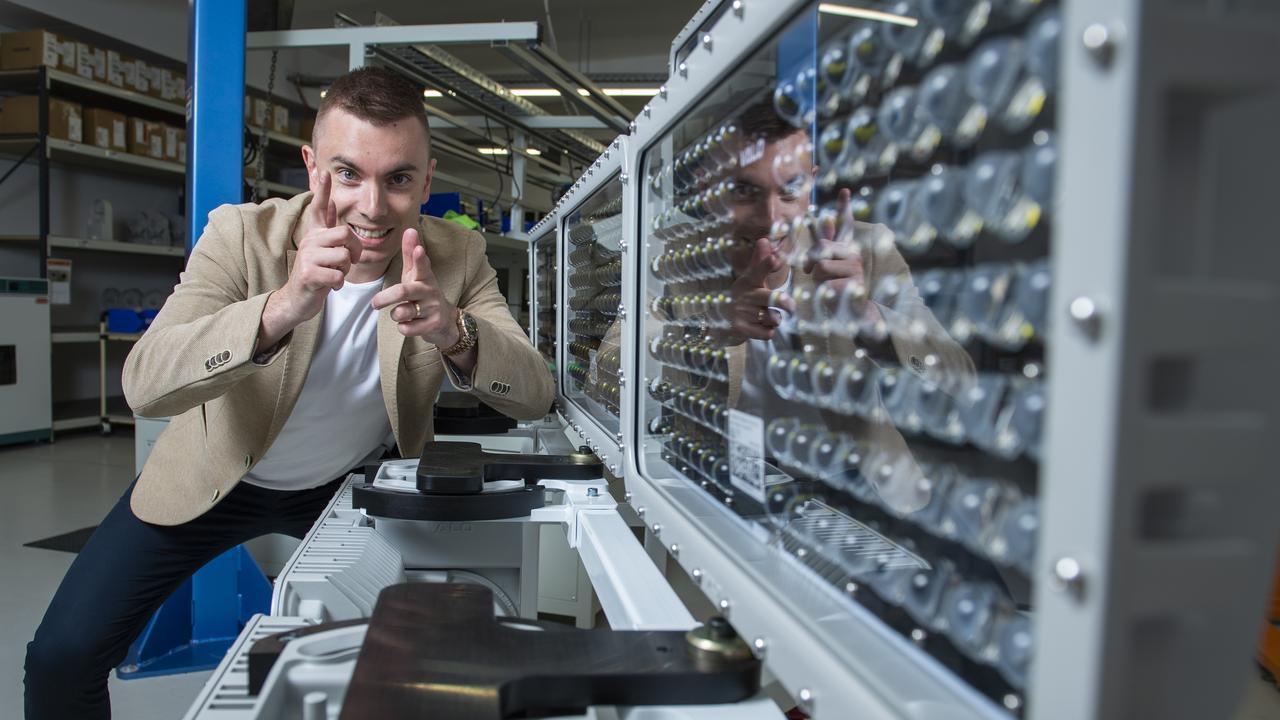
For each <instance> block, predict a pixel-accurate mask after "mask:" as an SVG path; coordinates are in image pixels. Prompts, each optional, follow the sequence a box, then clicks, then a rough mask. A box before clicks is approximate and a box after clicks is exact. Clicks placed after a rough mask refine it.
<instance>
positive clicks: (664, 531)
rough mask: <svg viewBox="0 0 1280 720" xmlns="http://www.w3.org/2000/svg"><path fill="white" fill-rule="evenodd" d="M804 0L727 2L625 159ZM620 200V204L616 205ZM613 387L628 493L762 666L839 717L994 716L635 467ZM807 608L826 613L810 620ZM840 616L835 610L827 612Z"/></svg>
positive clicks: (643, 119) (626, 409)
mask: <svg viewBox="0 0 1280 720" xmlns="http://www.w3.org/2000/svg"><path fill="white" fill-rule="evenodd" d="M809 5H810V3H809V2H806V1H803V0H790V1H789V2H776V3H775V2H770V3H765V2H754V3H747V2H743V3H742V4H741V5H740V6H738V7H737V9H735V10H734V11H732V12H727V13H725V14H724V15H722V16H721V19H720V21H719V22H718V23H716V25H714V26H713V27H712V28H711V29H710V30H709V31H708V32H707V33H706V34H705V35H704V37H703V38H702V39H701V40H700V41H699V43H698V45H697V47H696V49H695V50H694V51H693V52H692V53H691V54H690V55H689V56H688V57H687V58H686V59H685V60H684V71H683V72H681V71H679V70H677V72H675V73H673V75H672V77H671V78H670V80H668V82H667V86H666V91H665V92H662V93H659V94H658V96H656V97H655V98H654V101H653V103H651V104H650V106H648V107H646V109H645V111H644V112H642V113H641V115H640V117H638V118H637V119H636V121H635V124H636V129H635V131H634V132H633V134H632V136H631V143H630V147H631V150H632V156H631V160H630V165H631V167H633V168H639V167H640V163H641V160H642V156H643V152H644V150H645V149H647V147H648V146H650V145H651V144H653V143H654V142H655V141H657V140H658V139H659V138H660V137H661V136H662V135H664V134H665V133H666V132H667V131H668V130H670V129H671V128H672V127H673V126H674V125H675V124H676V123H677V122H678V121H679V120H680V119H681V118H682V117H684V116H685V114H687V113H688V112H689V111H690V109H691V108H693V107H694V106H695V105H697V104H698V103H699V102H700V101H701V100H702V98H703V96H704V94H705V89H706V88H708V87H711V86H713V85H714V84H716V83H717V82H719V81H720V80H721V79H722V78H724V77H726V76H728V75H729V74H731V73H732V72H734V71H735V70H736V69H737V68H738V67H739V64H740V63H741V62H742V61H743V60H744V59H745V58H747V57H749V56H750V54H751V53H753V52H754V51H755V50H756V49H757V47H758V46H759V44H760V43H761V42H762V41H763V40H765V39H767V38H768V37H770V36H771V35H772V34H773V33H774V32H775V31H776V30H778V29H780V28H781V27H783V26H784V25H785V24H786V23H788V22H790V21H791V20H792V19H794V18H795V17H796V16H797V14H798V13H799V12H801V11H802V10H803V9H804V8H806V7H808V6H809ZM639 192H640V184H639V183H633V184H632V186H630V187H628V189H627V194H626V196H625V197H626V198H627V199H628V200H629V203H624V204H628V205H630V207H631V210H630V212H629V214H628V223H627V225H626V227H627V228H629V229H630V230H631V232H633V233H635V232H638V231H639V228H638V225H637V223H638V222H639V219H638V205H639ZM625 212H626V211H624V213H625ZM628 245H629V247H628V249H627V251H626V252H624V253H623V278H624V279H625V280H630V281H631V284H630V285H629V286H628V285H625V284H624V301H625V302H626V303H627V306H628V317H631V318H635V317H639V315H638V313H643V312H645V311H646V309H645V308H644V307H643V300H642V299H641V298H640V297H639V295H638V283H637V282H636V279H637V278H638V277H639V275H640V272H641V271H642V268H640V267H639V264H640V262H641V258H640V243H639V242H638V241H637V240H635V236H634V235H633V236H632V242H629V243H628ZM638 332H639V328H638V324H637V323H636V322H629V323H628V327H627V328H626V330H625V334H624V337H625V339H626V340H628V341H630V342H631V344H632V345H633V346H636V347H638V343H639V340H638ZM623 371H624V372H625V373H626V375H627V376H628V377H640V376H641V374H640V373H641V369H640V367H639V352H638V351H634V352H624V370H623ZM633 385H635V387H628V388H625V392H624V393H623V398H622V403H623V412H622V417H623V429H622V433H623V437H624V438H625V442H626V443H628V444H631V445H632V449H631V451H628V452H627V453H626V466H625V471H624V478H626V485H627V489H628V491H629V492H630V493H631V494H632V499H631V504H632V506H633V507H634V508H635V510H636V513H637V514H638V515H640V517H641V518H642V519H643V521H644V523H645V524H646V525H647V526H648V527H649V529H650V531H651V532H653V533H654V534H655V535H658V536H659V537H660V539H661V541H662V542H663V544H664V545H666V546H667V547H668V548H671V547H676V548H678V552H676V553H673V556H674V557H676V559H677V560H678V561H679V562H680V564H681V565H682V566H683V567H684V568H685V570H686V571H688V572H689V574H690V576H691V577H693V578H694V580H695V582H697V583H698V584H699V586H700V588H701V589H702V591H703V592H704V593H705V594H706V595H707V597H708V598H709V599H710V600H711V602H712V603H714V604H716V605H717V606H718V607H719V609H720V611H721V612H722V613H723V614H725V615H726V616H727V617H728V618H729V619H730V621H731V622H732V623H733V624H734V626H735V628H736V629H737V630H738V632H739V634H741V635H743V636H744V637H746V638H748V639H749V640H750V641H751V642H752V643H753V645H754V646H755V647H756V649H757V652H759V653H761V654H763V655H764V657H765V661H766V662H767V663H768V666H769V668H770V671H771V672H773V673H774V675H775V676H776V677H777V678H778V680H779V681H780V682H781V683H782V684H783V686H784V687H786V688H787V689H788V690H789V691H790V693H791V694H792V696H793V697H795V698H796V700H797V701H798V703H799V704H800V706H801V708H802V709H804V710H805V711H806V712H808V713H809V714H811V715H814V716H815V717H818V718H825V717H846V716H847V715H848V712H849V711H850V709H852V708H856V709H857V712H858V715H859V717H863V718H899V717H913V716H914V717H930V716H936V715H937V714H939V713H942V712H945V713H947V716H948V717H952V718H957V719H964V720H977V719H978V718H992V717H1000V716H1001V715H1003V712H1002V711H1001V709H1000V708H999V707H997V706H996V705H995V704H994V703H992V702H991V701H989V700H988V699H987V698H985V697H984V696H982V695H980V694H979V693H978V692H977V691H975V690H973V689H972V688H970V687H968V686H967V685H965V684H964V683H963V682H961V681H960V680H959V679H957V678H956V677H954V676H953V675H951V674H950V672H949V671H946V670H945V669H944V668H943V667H942V666H941V664H939V663H938V662H937V661H935V660H934V659H933V658H931V657H929V656H928V655H926V654H924V653H923V652H922V651H920V650H918V649H917V648H915V647H914V646H913V645H912V644H911V643H910V641H908V640H906V639H905V638H903V637H902V636H900V635H897V634H896V633H894V632H893V631H892V630H890V629H889V628H887V627H886V626H884V625H883V624H882V623H881V622H880V621H879V620H878V619H876V618H875V617H874V616H873V615H871V613H870V612H869V611H867V610H865V609H863V608H861V607H860V606H857V605H856V604H852V603H850V602H848V600H847V599H846V598H844V597H842V596H840V595H839V593H838V592H836V591H835V589H834V588H830V587H828V586H824V585H822V584H820V583H819V582H818V581H817V580H816V579H815V578H814V576H813V575H812V574H811V573H810V572H809V571H808V570H807V569H805V568H804V567H803V566H802V565H801V564H800V563H799V562H797V561H796V560H795V558H793V557H790V556H788V555H787V554H785V553H782V552H774V551H773V550H772V549H771V548H768V547H765V546H764V545H763V544H762V543H761V541H760V536H759V535H758V534H756V533H755V532H754V531H753V530H752V529H751V528H750V527H749V526H748V525H747V523H746V522H744V521H742V520H740V519H739V518H737V517H736V516H734V515H732V514H731V513H729V512H727V511H726V509H725V507H724V506H723V505H721V504H720V503H719V502H718V501H716V500H714V499H712V498H711V497H710V496H708V495H706V494H705V493H703V492H701V491H700V490H697V489H695V488H694V487H693V486H692V485H690V484H688V483H686V482H685V481H682V480H655V479H652V478H646V477H644V476H643V474H642V473H641V471H640V466H639V454H640V451H641V449H642V448H641V447H639V446H638V444H639V443H642V442H644V441H643V439H642V431H643V428H642V427H640V425H641V423H640V414H641V413H640V410H641V408H642V407H643V404H642V399H641V398H640V393H641V388H640V387H639V383H636V384H633ZM766 575H767V576H773V577H784V578H787V583H786V585H787V586H789V587H805V588H810V589H811V592H809V593H808V597H806V598H804V599H803V602H804V604H805V608H804V609H805V610H806V611H807V612H806V613H805V617H801V616H798V615H797V614H795V610H796V606H795V604H794V603H795V601H796V598H795V597H785V598H784V597H782V596H781V595H780V594H779V593H776V592H775V591H774V590H773V589H772V588H770V587H768V586H767V585H765V584H764V583H763V582H762V579H763V578H764V577H765V576H766ZM811 618H825V619H826V622H825V623H824V624H823V625H822V626H821V627H815V626H814V624H813V623H812V621H811ZM837 618H839V619H837Z"/></svg>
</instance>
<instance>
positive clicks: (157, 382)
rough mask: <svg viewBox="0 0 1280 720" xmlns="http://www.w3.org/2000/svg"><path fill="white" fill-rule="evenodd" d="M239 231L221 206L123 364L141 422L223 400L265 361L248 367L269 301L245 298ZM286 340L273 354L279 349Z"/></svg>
mask: <svg viewBox="0 0 1280 720" xmlns="http://www.w3.org/2000/svg"><path fill="white" fill-rule="evenodd" d="M246 268H247V263H246V260H245V243H244V224H243V222H242V221H241V218H240V212H239V210H238V209H237V208H236V207H235V206H232V205H223V206H221V207H219V208H217V209H215V210H214V211H213V212H211V213H209V224H208V225H207V226H206V227H205V230H204V233H203V234H202V235H201V236H200V241H199V242H197V243H196V246H195V249H194V250H193V251H192V253H191V257H190V259H189V260H188V262H187V267H186V270H184V271H183V272H182V274H181V275H180V276H179V281H178V285H177V286H176V287H175V288H174V290H173V294H172V295H170V296H169V299H168V300H166V301H165V304H164V307H163V308H161V310H160V314H159V315H157V316H156V318H155V320H154V321H152V323H151V327H150V328H148V329H147V331H146V332H145V333H143V335H142V338H141V339H139V340H138V342H137V343H135V344H134V346H133V349H132V350H131V351H130V352H129V356H128V358H127V359H126V360H125V363H124V376H123V384H124V393H125V399H126V400H127V401H128V403H129V406H130V407H131V408H132V409H133V410H134V412H136V413H138V414H139V415H142V416H144V417H168V416H173V415H177V414H179V413H182V412H185V411H187V410H190V409H191V408H194V407H196V406H197V405H201V404H203V403H205V402H208V401H209V400H212V399H214V398H216V397H219V396H220V395H222V394H223V393H225V392H227V390H228V389H229V388H231V386H233V385H235V384H236V383H237V382H239V381H240V380H241V379H243V378H245V377H247V376H249V375H251V374H253V373H254V372H258V371H261V370H262V368H264V367H267V366H268V365H270V364H271V363H272V362H274V360H275V359H276V358H279V357H280V355H282V354H283V353H282V352H276V353H275V354H274V355H273V356H272V358H271V360H270V361H267V362H265V363H263V364H257V363H255V362H253V356H254V353H255V352H256V351H257V348H256V345H257V341H258V330H259V327H260V325H261V322H262V311H263V308H264V307H265V306H266V303H267V298H268V297H269V296H270V293H262V294H259V295H255V296H253V297H249V296H248V280H247V269H246ZM287 341H288V338H286V339H285V340H282V341H281V344H280V345H278V346H277V347H278V348H280V349H283V347H284V344H285V343H287Z"/></svg>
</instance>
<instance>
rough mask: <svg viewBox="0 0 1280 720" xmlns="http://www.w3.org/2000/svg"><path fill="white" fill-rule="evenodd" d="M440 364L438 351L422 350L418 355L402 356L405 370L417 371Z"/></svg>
mask: <svg viewBox="0 0 1280 720" xmlns="http://www.w3.org/2000/svg"><path fill="white" fill-rule="evenodd" d="M439 364H440V351H438V350H423V351H422V352H419V353H414V354H412V355H405V356H404V367H405V369H406V370H418V369H420V368H424V367H427V366H430V365H439Z"/></svg>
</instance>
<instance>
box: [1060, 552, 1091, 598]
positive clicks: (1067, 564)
mask: <svg viewBox="0 0 1280 720" xmlns="http://www.w3.org/2000/svg"><path fill="white" fill-rule="evenodd" d="M1052 583H1053V588H1054V589H1055V590H1057V591H1059V592H1069V593H1071V594H1072V595H1073V596H1074V597H1075V598H1076V599H1077V600H1079V599H1080V598H1081V597H1082V596H1083V594H1084V570H1083V569H1082V568H1081V567H1080V561H1079V560H1076V559H1075V558H1072V557H1062V558H1058V560H1057V561H1056V562H1054V563H1053V580H1052Z"/></svg>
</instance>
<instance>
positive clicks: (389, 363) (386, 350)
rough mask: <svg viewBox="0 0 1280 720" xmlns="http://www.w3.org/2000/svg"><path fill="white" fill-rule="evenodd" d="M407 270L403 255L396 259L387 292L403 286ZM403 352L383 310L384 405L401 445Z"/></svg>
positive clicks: (384, 284) (401, 340)
mask: <svg viewBox="0 0 1280 720" xmlns="http://www.w3.org/2000/svg"><path fill="white" fill-rule="evenodd" d="M403 267H404V264H403V262H402V261H401V259H400V254H399V253H396V254H394V255H392V256H391V264H390V265H388V266H387V274H386V275H384V276H383V278H382V289H383V290H386V289H387V288H389V287H392V286H394V285H397V284H399V283H400V273H401V271H402V268H403ZM403 349H404V336H403V335H401V334H400V330H399V329H397V328H396V323H395V321H393V320H392V319H391V308H387V309H385V310H379V311H378V371H379V375H380V378H381V384H382V402H383V403H384V404H386V406H387V417H388V418H389V419H390V420H391V431H392V432H393V433H395V436H396V442H397V443H399V442H400V412H399V407H400V403H399V402H398V401H397V399H396V387H397V384H396V382H397V380H399V377H400V353H401V351H402V350H403Z"/></svg>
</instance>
